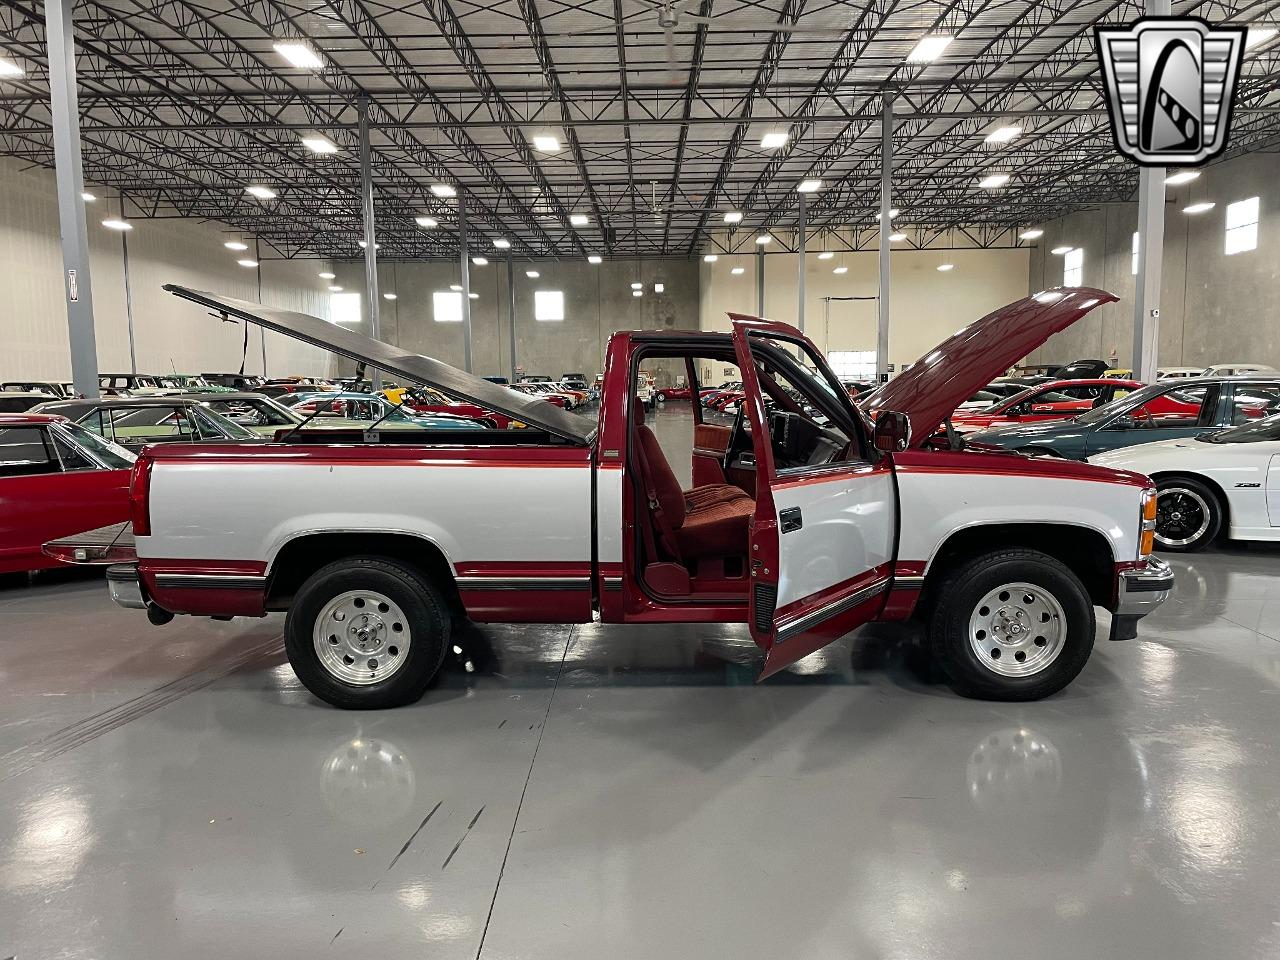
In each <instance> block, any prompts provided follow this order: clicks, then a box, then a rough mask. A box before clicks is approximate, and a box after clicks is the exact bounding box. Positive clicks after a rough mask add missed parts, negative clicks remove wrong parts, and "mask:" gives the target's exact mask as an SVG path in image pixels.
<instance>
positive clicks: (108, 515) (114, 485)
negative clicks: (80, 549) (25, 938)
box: [0, 420, 129, 573]
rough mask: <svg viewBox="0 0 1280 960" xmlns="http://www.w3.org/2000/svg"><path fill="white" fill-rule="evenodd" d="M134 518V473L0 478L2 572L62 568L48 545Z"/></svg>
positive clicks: (102, 472) (0, 557) (72, 473)
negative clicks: (131, 488)
mask: <svg viewBox="0 0 1280 960" xmlns="http://www.w3.org/2000/svg"><path fill="white" fill-rule="evenodd" d="M27 422H32V421H30V420H29V421H27ZM128 519H129V471H128V470H76V471H72V472H70V473H49V474H43V475H40V476H33V477H0V573H15V572H18V571H22V570H43V569H47V568H49V567H58V566H61V565H62V563H61V561H59V560H56V559H54V558H53V557H48V556H45V555H44V554H43V553H42V552H41V550H40V548H41V546H42V545H43V544H45V543H46V542H48V541H49V540H56V539H58V538H59V537H69V536H71V535H72V534H76V533H81V532H82V531H85V530H93V529H95V528H97V527H105V526H107V525H108V524H111V523H120V522H122V521H124V520H128Z"/></svg>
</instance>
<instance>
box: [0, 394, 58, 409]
mask: <svg viewBox="0 0 1280 960" xmlns="http://www.w3.org/2000/svg"><path fill="white" fill-rule="evenodd" d="M48 402H49V395H48V394H47V393H32V392H19V391H17V390H4V391H0V413H26V412H27V411H28V410H30V409H31V408H33V407H38V406H40V404H42V403H48Z"/></svg>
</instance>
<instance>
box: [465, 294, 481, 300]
mask: <svg viewBox="0 0 1280 960" xmlns="http://www.w3.org/2000/svg"><path fill="white" fill-rule="evenodd" d="M467 296H468V297H469V298H470V299H472V300H479V299H480V294H478V293H468V294H467Z"/></svg>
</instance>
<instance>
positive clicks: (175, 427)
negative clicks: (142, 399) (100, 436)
mask: <svg viewBox="0 0 1280 960" xmlns="http://www.w3.org/2000/svg"><path fill="white" fill-rule="evenodd" d="M102 416H103V423H104V426H105V427H106V431H107V432H104V436H108V435H109V436H110V438H111V439H112V440H113V441H114V442H116V443H131V444H139V443H161V442H163V441H166V440H191V439H192V428H191V421H190V420H188V419H187V415H186V412H185V411H184V410H182V409H181V408H180V407H116V408H114V409H112V408H107V409H104V410H103V411H102Z"/></svg>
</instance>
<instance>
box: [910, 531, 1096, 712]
mask: <svg viewBox="0 0 1280 960" xmlns="http://www.w3.org/2000/svg"><path fill="white" fill-rule="evenodd" d="M935 597H936V600H935V602H934V605H933V611H932V618H931V623H930V631H929V632H930V638H931V640H932V645H933V651H934V655H935V656H936V657H937V658H938V660H939V662H940V663H941V665H942V668H943V670H944V671H945V672H946V674H947V679H948V681H949V684H950V686H951V688H952V689H953V690H955V691H956V692H957V693H959V694H960V695H961V696H966V697H977V698H981V699H985V700H1039V699H1041V698H1042V697H1047V696H1049V695H1050V694H1054V693H1057V692H1058V691H1059V690H1061V689H1062V688H1063V687H1065V686H1066V685H1067V684H1068V683H1070V682H1071V681H1072V680H1074V679H1075V677H1076V675H1077V674H1078V673H1079V672H1080V671H1081V670H1082V669H1083V668H1084V665H1085V662H1086V661H1087V660H1088V659H1089V654H1090V652H1091V651H1092V650H1093V635H1094V630H1095V619H1094V612H1093V602H1092V601H1091V600H1090V598H1089V593H1088V591H1087V590H1086V589H1085V587H1084V584H1082V583H1081V582H1080V579H1079V578H1078V577H1077V576H1076V575H1075V574H1074V573H1072V571H1071V570H1070V568H1068V567H1067V566H1065V565H1064V564H1062V563H1061V562H1059V561H1058V560H1055V559H1054V558H1053V557H1050V556H1048V555H1046V554H1043V553H1040V552H1039V551H1036V550H1026V549H1007V550H996V551H993V552H991V553H987V554H983V555H982V556H978V557H973V558H971V559H969V560H966V561H964V562H962V563H961V564H959V565H958V566H957V567H955V568H954V569H952V570H951V571H949V572H948V573H947V574H946V576H945V579H944V580H943V581H942V583H941V584H940V585H939V587H938V591H937V593H936V594H935Z"/></svg>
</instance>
